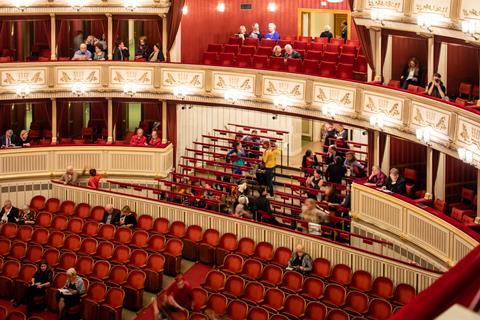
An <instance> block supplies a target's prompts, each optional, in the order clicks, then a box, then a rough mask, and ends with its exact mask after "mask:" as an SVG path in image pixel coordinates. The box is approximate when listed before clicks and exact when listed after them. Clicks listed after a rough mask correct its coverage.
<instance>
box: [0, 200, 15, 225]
mask: <svg viewBox="0 0 480 320" xmlns="http://www.w3.org/2000/svg"><path fill="white" fill-rule="evenodd" d="M18 216H19V211H18V208H15V207H14V206H13V205H12V201H11V200H5V202H4V203H3V208H2V210H1V211H0V222H1V223H7V222H11V223H17V222H18Z"/></svg>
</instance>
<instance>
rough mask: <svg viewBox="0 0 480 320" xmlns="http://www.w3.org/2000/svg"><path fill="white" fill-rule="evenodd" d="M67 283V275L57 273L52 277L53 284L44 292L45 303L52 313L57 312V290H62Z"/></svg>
mask: <svg viewBox="0 0 480 320" xmlns="http://www.w3.org/2000/svg"><path fill="white" fill-rule="evenodd" d="M66 281H67V274H66V273H64V272H57V273H55V276H54V277H53V283H52V284H51V286H50V287H49V288H47V290H46V292H45V300H46V301H47V306H48V309H50V310H52V311H57V310H58V301H57V293H58V289H59V288H63V286H64V285H65V282H66Z"/></svg>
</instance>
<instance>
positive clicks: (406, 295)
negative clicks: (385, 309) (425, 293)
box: [392, 283, 417, 305]
mask: <svg viewBox="0 0 480 320" xmlns="http://www.w3.org/2000/svg"><path fill="white" fill-rule="evenodd" d="M416 294H417V293H416V290H415V288H414V287H412V286H411V285H409V284H406V283H400V284H397V286H396V287H395V292H394V293H393V298H392V302H393V303H395V304H396V305H405V304H407V303H409V302H410V301H411V300H412V299H413V298H415V295H416Z"/></svg>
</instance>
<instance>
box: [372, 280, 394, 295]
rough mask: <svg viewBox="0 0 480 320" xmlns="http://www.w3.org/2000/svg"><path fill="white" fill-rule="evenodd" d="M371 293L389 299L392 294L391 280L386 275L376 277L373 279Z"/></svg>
mask: <svg viewBox="0 0 480 320" xmlns="http://www.w3.org/2000/svg"><path fill="white" fill-rule="evenodd" d="M370 294H371V295H373V296H377V297H380V298H384V299H390V298H391V297H392V295H393V282H392V280H390V279H389V278H386V277H377V278H376V279H375V280H374V281H373V285H372V291H371V292H370Z"/></svg>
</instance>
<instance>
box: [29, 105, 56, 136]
mask: <svg viewBox="0 0 480 320" xmlns="http://www.w3.org/2000/svg"><path fill="white" fill-rule="evenodd" d="M32 118H33V120H32V122H35V123H38V124H39V125H40V128H42V129H46V130H51V129H52V104H51V102H50V101H45V102H37V103H34V104H33V106H32Z"/></svg>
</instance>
